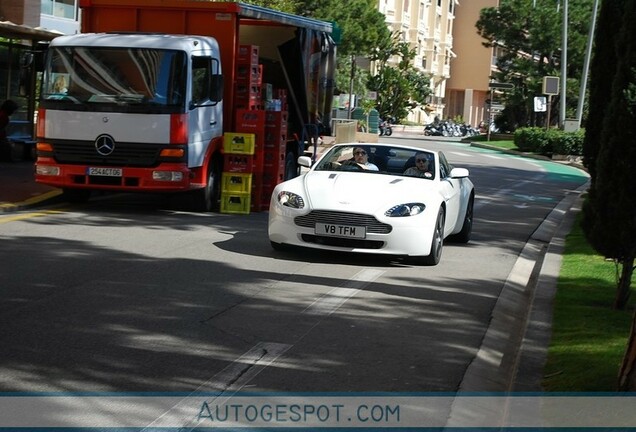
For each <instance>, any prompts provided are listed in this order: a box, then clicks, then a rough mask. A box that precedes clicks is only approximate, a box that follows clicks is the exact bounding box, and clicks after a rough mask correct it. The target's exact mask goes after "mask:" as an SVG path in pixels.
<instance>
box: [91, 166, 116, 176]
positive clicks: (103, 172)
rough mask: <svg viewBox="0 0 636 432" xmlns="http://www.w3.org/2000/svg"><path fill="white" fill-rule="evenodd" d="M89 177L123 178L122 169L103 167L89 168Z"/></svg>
mask: <svg viewBox="0 0 636 432" xmlns="http://www.w3.org/2000/svg"><path fill="white" fill-rule="evenodd" d="M86 171H87V173H86V174H88V175H89V176H102V177H121V176H122V169H121V168H102V167H89V168H88V169H87V170H86Z"/></svg>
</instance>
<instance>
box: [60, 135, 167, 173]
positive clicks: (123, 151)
mask: <svg viewBox="0 0 636 432" xmlns="http://www.w3.org/2000/svg"><path fill="white" fill-rule="evenodd" d="M51 144H53V157H54V158H55V160H56V161H57V162H58V163H62V164H85V165H93V166H100V165H111V166H112V165H114V166H124V167H125V166H127V167H153V166H157V165H158V164H159V152H160V151H161V149H162V148H164V146H162V145H157V144H140V143H126V142H117V144H116V147H115V150H113V152H112V153H111V154H109V155H108V156H102V155H100V154H99V153H97V150H96V149H95V143H94V142H93V141H53V142H51Z"/></svg>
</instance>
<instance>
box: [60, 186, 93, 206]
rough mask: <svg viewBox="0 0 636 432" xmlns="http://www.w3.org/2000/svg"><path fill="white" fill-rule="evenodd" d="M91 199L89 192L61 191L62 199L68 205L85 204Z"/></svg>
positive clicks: (85, 190)
mask: <svg viewBox="0 0 636 432" xmlns="http://www.w3.org/2000/svg"><path fill="white" fill-rule="evenodd" d="M90 197H91V191H90V190H87V189H62V199H63V200H64V201H68V202H70V203H74V204H78V203H85V202H86V201H88V199H89V198H90Z"/></svg>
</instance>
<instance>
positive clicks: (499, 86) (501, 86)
mask: <svg viewBox="0 0 636 432" xmlns="http://www.w3.org/2000/svg"><path fill="white" fill-rule="evenodd" d="M488 88H491V89H500V90H512V89H513V88H515V85H514V84H513V83H500V82H491V83H488Z"/></svg>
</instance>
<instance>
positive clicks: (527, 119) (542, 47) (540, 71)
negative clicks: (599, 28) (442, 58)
mask: <svg viewBox="0 0 636 432" xmlns="http://www.w3.org/2000/svg"><path fill="white" fill-rule="evenodd" d="M592 1H593V0H582V1H579V2H576V3H575V2H570V4H571V7H570V9H569V16H570V19H569V22H570V23H574V25H571V26H570V27H569V32H568V68H567V76H568V81H567V86H566V87H567V89H568V94H567V98H566V100H567V103H568V107H567V108H568V112H569V114H570V115H573V114H574V112H575V110H576V106H577V100H578V84H579V81H578V80H579V78H580V76H581V72H582V69H583V58H584V52H585V44H586V39H587V31H588V29H589V25H590V16H591V12H592ZM572 3H575V4H572ZM561 21H562V15H561V14H560V13H557V5H556V4H555V2H554V1H553V0H537V1H533V2H530V1H527V0H502V1H501V4H500V6H499V7H498V8H484V9H482V11H481V14H480V18H479V20H478V21H477V23H476V27H477V32H478V34H479V35H480V36H482V37H483V38H484V39H485V42H484V46H486V47H494V46H498V47H501V48H502V50H501V51H502V53H503V54H502V56H501V57H500V58H499V60H498V63H497V66H498V69H499V71H498V72H496V73H495V74H494V76H493V78H494V79H495V80H496V81H501V82H512V83H514V84H515V88H514V90H512V91H509V92H506V93H505V94H504V95H503V100H504V102H505V103H506V106H507V108H508V109H506V111H505V113H506V116H507V119H506V123H507V124H509V125H510V126H511V128H512V129H514V128H515V127H517V126H526V125H530V124H532V119H533V115H534V113H533V97H534V96H537V95H540V94H541V83H542V80H543V77H544V76H552V75H560V58H561V54H560V48H561ZM558 104H559V101H558V100H554V103H553V105H552V110H551V112H552V113H553V115H555V116H556V115H557V114H558V112H559V109H558Z"/></svg>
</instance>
